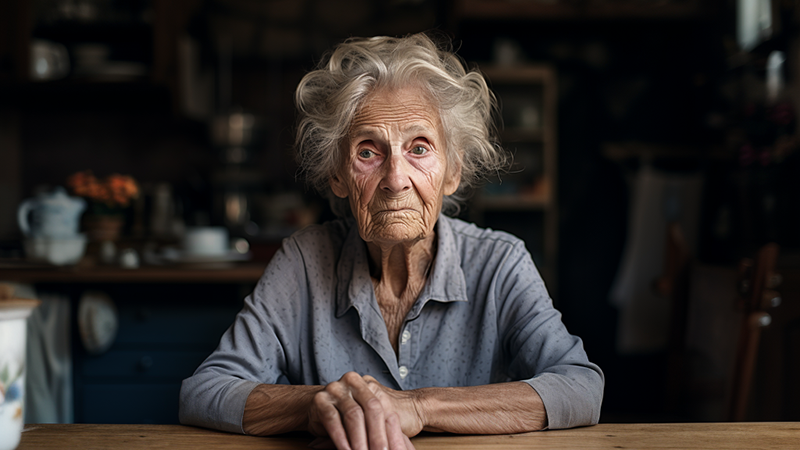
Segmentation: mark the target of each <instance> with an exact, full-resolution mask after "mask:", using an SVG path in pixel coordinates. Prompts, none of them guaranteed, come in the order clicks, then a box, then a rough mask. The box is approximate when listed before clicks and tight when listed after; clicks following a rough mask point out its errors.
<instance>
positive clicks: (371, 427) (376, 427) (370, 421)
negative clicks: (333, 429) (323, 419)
mask: <svg viewBox="0 0 800 450" xmlns="http://www.w3.org/2000/svg"><path fill="white" fill-rule="evenodd" d="M342 381H344V382H346V383H347V384H348V386H349V388H350V394H351V395H352V397H353V400H354V401H355V402H356V403H358V405H359V407H360V412H361V414H362V415H361V417H360V418H361V422H360V424H361V425H362V426H363V427H365V431H366V441H367V444H368V445H369V448H377V449H383V448H386V447H387V445H389V443H388V440H387V437H386V423H385V420H386V419H385V415H384V410H383V404H382V403H381V401H380V399H378V398H377V397H376V396H375V394H373V393H372V391H371V390H370V388H369V386H368V385H367V383H366V382H365V381H364V379H363V378H362V377H361V376H360V375H358V374H355V373H353V374H347V375H345V376H344V377H342ZM345 427H347V423H346V422H345ZM348 431H349V430H348ZM350 443H351V444H353V439H352V438H351V440H350ZM353 448H354V449H356V448H358V447H356V446H355V444H353ZM364 448H366V447H364Z"/></svg>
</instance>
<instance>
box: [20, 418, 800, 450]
mask: <svg viewBox="0 0 800 450" xmlns="http://www.w3.org/2000/svg"><path fill="white" fill-rule="evenodd" d="M311 440H312V439H311V436H308V435H305V434H299V435H294V436H279V437H268V438H262V437H253V436H241V435H235V434H228V433H223V432H217V431H210V430H204V429H200V428H194V427H187V426H182V425H81V424H69V425H63V424H58V425H26V426H25V431H24V432H23V433H22V441H21V443H20V445H19V448H18V449H17V450H33V449H36V450H50V449H53V450H55V449H59V450H61V449H64V450H70V449H82V450H94V449H134V450H135V449H169V450H178V449H218V448H225V449H261V450H270V449H298V450H301V449H302V450H307V449H308V447H307V446H308V444H309V442H311ZM412 442H413V443H414V446H415V447H416V448H417V449H418V450H425V449H438V450H450V449H453V450H455V449H459V450H461V449H468V450H469V449H474V450H478V449H481V450H482V449H584V450H586V449H617V448H635V449H667V448H669V449H676V448H680V449H718V448H725V449H756V448H757V449H797V448H800V422H755V423H691V424H600V425H596V426H593V427H587V428H576V429H572V430H555V431H545V432H538V433H525V434H516V435H500V436H455V435H437V434H423V435H421V436H417V437H415V438H414V439H412Z"/></svg>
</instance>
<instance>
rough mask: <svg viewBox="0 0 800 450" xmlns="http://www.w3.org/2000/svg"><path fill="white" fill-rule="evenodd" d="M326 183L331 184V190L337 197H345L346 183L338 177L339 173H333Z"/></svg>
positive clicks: (346, 193)
mask: <svg viewBox="0 0 800 450" xmlns="http://www.w3.org/2000/svg"><path fill="white" fill-rule="evenodd" d="M328 183H330V185H331V190H332V191H333V194H334V195H336V196H337V197H339V198H347V195H348V192H347V185H346V184H345V183H344V182H343V181H342V179H341V178H339V175H333V176H332V177H331V178H330V180H328Z"/></svg>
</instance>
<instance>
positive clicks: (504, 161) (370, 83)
mask: <svg viewBox="0 0 800 450" xmlns="http://www.w3.org/2000/svg"><path fill="white" fill-rule="evenodd" d="M408 85H415V86H419V87H421V88H422V89H424V91H425V92H426V93H427V94H428V96H429V98H431V99H432V101H433V102H434V103H435V104H437V105H438V110H439V117H440V119H441V123H442V127H443V128H444V134H445V141H446V149H447V151H446V153H447V167H448V170H451V169H452V168H457V167H460V169H461V183H460V185H459V187H458V189H457V190H456V192H455V193H454V194H453V195H450V196H447V197H445V198H444V200H443V202H442V211H443V212H444V213H446V214H458V212H459V211H460V209H461V206H462V204H463V202H464V200H465V193H466V192H467V191H468V190H469V189H471V188H473V187H475V186H476V185H477V184H479V182H480V181H481V180H482V179H483V178H484V177H485V176H486V175H487V174H489V173H492V172H496V171H500V170H504V169H506V168H507V166H508V163H509V157H508V154H507V153H506V152H505V151H504V150H503V149H502V148H501V147H500V145H499V142H498V140H497V132H496V128H495V119H496V118H497V117H498V115H497V100H496V98H495V96H494V94H493V93H492V92H491V91H490V90H489V88H488V86H487V84H486V80H485V79H484V77H483V75H481V74H480V73H479V72H478V71H477V70H471V71H468V70H466V68H465V64H464V62H463V61H462V60H461V59H460V58H459V57H458V56H457V55H456V54H455V53H454V52H453V51H452V46H451V44H450V42H449V40H448V41H447V42H446V43H444V44H442V45H437V44H436V43H435V42H434V41H433V40H432V39H431V38H430V37H429V36H427V35H426V34H422V33H420V34H413V35H410V36H406V37H402V38H394V37H385V36H381V37H373V38H350V39H348V40H346V41H344V42H343V43H341V44H339V45H337V46H336V47H335V48H334V50H333V52H332V53H330V54H329V55H327V57H326V58H325V59H323V61H322V62H321V63H320V65H319V68H318V69H317V70H314V71H312V72H309V73H308V74H306V76H305V77H303V79H302V80H301V81H300V84H299V85H298V86H297V91H296V92H295V102H296V104H297V109H298V112H299V123H298V128H297V136H296V142H295V146H296V151H297V157H298V162H299V165H300V171H301V172H302V173H304V174H305V176H306V180H307V181H308V182H309V183H310V184H311V185H312V186H314V187H315V188H316V189H317V190H318V191H319V192H320V193H321V194H322V195H324V196H325V197H327V198H328V200H329V201H330V204H331V209H332V210H333V212H334V213H335V214H336V215H338V216H340V217H345V216H347V215H350V214H352V213H351V211H350V205H349V203H348V201H347V199H341V198H338V197H336V196H335V195H334V194H333V192H332V191H331V188H330V185H329V180H330V178H331V177H332V176H333V175H334V174H335V173H336V172H337V170H338V169H339V168H340V167H341V164H342V152H341V151H340V144H341V143H342V141H343V140H344V139H346V137H347V134H348V132H349V130H350V124H351V122H352V120H353V117H354V116H355V115H356V113H357V112H358V110H359V108H360V107H361V105H362V103H363V102H364V100H365V99H366V98H367V97H368V96H369V94H370V93H372V92H375V91H376V90H378V89H381V88H397V87H402V86H408ZM453 149H456V150H457V151H452V150H453Z"/></svg>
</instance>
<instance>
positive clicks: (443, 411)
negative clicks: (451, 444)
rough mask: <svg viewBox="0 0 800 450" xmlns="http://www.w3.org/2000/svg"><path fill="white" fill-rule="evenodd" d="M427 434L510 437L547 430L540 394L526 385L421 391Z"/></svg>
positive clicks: (420, 401)
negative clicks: (498, 435)
mask: <svg viewBox="0 0 800 450" xmlns="http://www.w3.org/2000/svg"><path fill="white" fill-rule="evenodd" d="M417 401H418V404H419V405H420V415H422V416H423V417H422V421H423V423H424V428H423V429H424V430H425V431H438V432H448V433H462V434H506V433H521V432H526V431H536V430H541V429H544V428H545V427H547V413H546V412H545V408H544V403H542V399H541V398H540V397H539V394H538V393H537V392H536V390H534V389H533V388H532V387H531V386H530V385H528V384H527V383H524V382H510V383H499V384H490V385H485V386H474V387H458V388H424V389H419V390H418V397H417Z"/></svg>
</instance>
